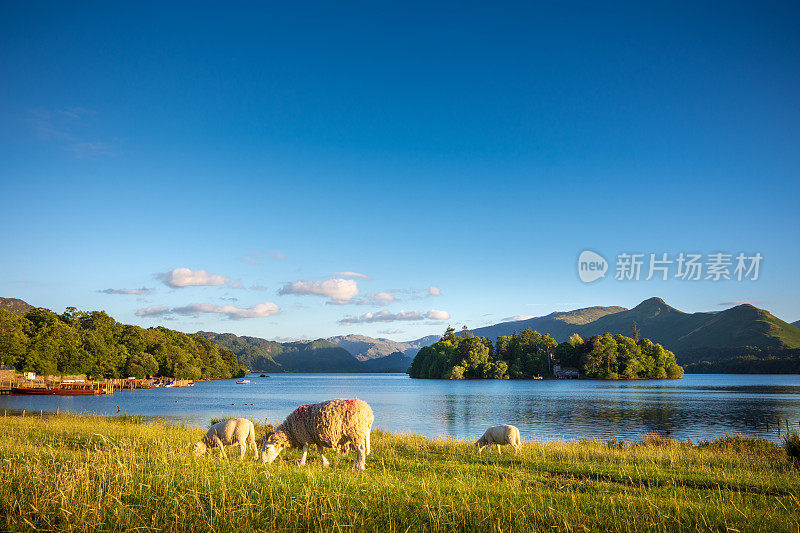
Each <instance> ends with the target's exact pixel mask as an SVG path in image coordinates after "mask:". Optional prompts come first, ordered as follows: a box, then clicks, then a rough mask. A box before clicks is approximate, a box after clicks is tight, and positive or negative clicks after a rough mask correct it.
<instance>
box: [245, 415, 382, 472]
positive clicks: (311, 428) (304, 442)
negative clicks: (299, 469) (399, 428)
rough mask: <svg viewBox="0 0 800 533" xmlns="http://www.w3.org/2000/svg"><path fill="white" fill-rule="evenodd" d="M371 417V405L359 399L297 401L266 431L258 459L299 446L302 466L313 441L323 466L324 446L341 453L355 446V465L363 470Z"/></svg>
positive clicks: (265, 459) (268, 458) (269, 460)
mask: <svg viewBox="0 0 800 533" xmlns="http://www.w3.org/2000/svg"><path fill="white" fill-rule="evenodd" d="M374 420H375V417H374V416H373V414H372V408H371V407H370V406H369V405H368V404H367V403H366V402H363V401H361V400H355V399H351V400H343V399H338V400H328V401H326V402H321V403H312V404H306V405H301V406H300V407H298V408H297V409H295V410H294V411H292V413H291V414H289V416H287V417H286V420H284V421H283V423H282V424H281V425H280V426H278V427H277V428H276V429H275V431H273V432H272V433H270V434H268V435H267V438H266V439H265V440H264V443H263V444H262V445H261V461H262V462H264V463H272V461H274V460H275V458H276V457H278V454H279V453H281V451H282V450H283V449H285V448H302V449H303V456H302V457H301V459H300V465H301V466H302V465H304V464H305V463H306V454H307V453H308V446H309V445H311V444H316V445H317V449H318V450H319V454H320V457H322V465H323V466H328V464H329V463H328V459H327V458H326V457H325V454H324V453H323V449H324V448H333V449H334V450H337V451H340V452H344V453H346V452H347V451H349V450H350V449H351V448H355V449H356V450H357V451H358V458H357V459H356V464H355V467H356V468H357V469H358V470H364V468H365V465H366V457H367V455H369V453H370V432H371V431H372V422H373V421H374Z"/></svg>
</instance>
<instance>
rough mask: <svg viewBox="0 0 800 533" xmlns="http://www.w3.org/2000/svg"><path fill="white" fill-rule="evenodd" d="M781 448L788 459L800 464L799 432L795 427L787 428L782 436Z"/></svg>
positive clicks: (797, 464)
mask: <svg viewBox="0 0 800 533" xmlns="http://www.w3.org/2000/svg"><path fill="white" fill-rule="evenodd" d="M783 448H784V449H785V450H786V455H787V456H788V457H789V461H790V462H792V463H793V464H794V465H796V466H800V434H798V433H797V430H796V429H792V430H789V429H788V428H787V430H786V434H785V435H784V436H783Z"/></svg>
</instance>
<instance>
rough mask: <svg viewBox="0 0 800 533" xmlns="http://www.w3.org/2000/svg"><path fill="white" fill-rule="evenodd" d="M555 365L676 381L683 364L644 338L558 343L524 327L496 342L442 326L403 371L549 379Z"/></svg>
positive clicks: (585, 373) (585, 372)
mask: <svg viewBox="0 0 800 533" xmlns="http://www.w3.org/2000/svg"><path fill="white" fill-rule="evenodd" d="M556 365H560V366H561V367H571V368H576V369H578V371H579V372H580V375H581V377H586V378H594V379H676V378H680V377H681V376H682V375H683V368H681V367H680V366H678V364H677V363H676V362H675V354H673V353H672V352H670V351H669V350H666V349H664V347H663V346H661V345H660V344H656V343H654V342H652V341H650V340H649V339H640V338H638V330H637V329H636V328H635V327H634V337H626V336H624V335H611V334H610V333H606V334H604V335H596V336H594V337H591V338H589V339H586V340H584V339H582V338H581V337H580V335H578V334H577V333H576V334H574V335H572V336H571V337H570V338H569V340H568V341H566V342H561V343H558V342H556V340H555V339H553V338H552V337H551V336H550V335H548V334H544V335H542V334H541V333H539V332H537V331H532V330H531V329H530V328H525V330H524V331H523V332H522V333H517V332H514V334H513V335H508V336H503V337H498V338H497V342H496V344H494V345H493V344H492V341H490V340H489V339H487V338H485V337H476V336H473V335H471V334H470V333H469V331H467V329H466V328H464V330H463V332H462V334H461V335H456V334H455V330H454V329H453V328H447V331H445V333H444V335H443V336H442V338H441V340H439V341H438V342H436V343H435V344H433V345H431V346H427V347H425V348H422V349H421V350H420V351H419V352H418V353H417V356H416V357H415V358H414V361H413V362H412V363H411V367H410V368H409V370H408V374H409V375H410V376H411V377H412V378H432V379H524V378H531V377H534V376H542V377H552V376H553V375H554V373H553V369H554V367H555V366H556Z"/></svg>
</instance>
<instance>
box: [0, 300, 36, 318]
mask: <svg viewBox="0 0 800 533" xmlns="http://www.w3.org/2000/svg"><path fill="white" fill-rule="evenodd" d="M0 309H5V310H6V311H11V312H12V313H15V314H17V315H24V314H25V313H27V312H28V311H30V310H31V309H34V307H33V306H32V305H31V304H29V303H28V302H26V301H25V300H20V299H19V298H3V297H0Z"/></svg>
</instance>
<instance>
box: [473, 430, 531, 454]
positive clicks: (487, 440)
mask: <svg viewBox="0 0 800 533" xmlns="http://www.w3.org/2000/svg"><path fill="white" fill-rule="evenodd" d="M492 444H496V445H497V453H498V454H499V453H500V445H501V444H510V445H511V447H512V448H514V453H515V454H516V453H517V452H519V449H520V448H521V447H522V441H521V439H520V438H519V429H517V428H516V426H510V425H508V424H504V425H502V426H492V427H490V428H489V429H487V430H486V431H485V432H484V433H483V436H482V437H481V438H479V439H478V440H477V441H476V442H475V447H476V448H478V455H480V453H481V451H483V448H484V446H491V445H492Z"/></svg>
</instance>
